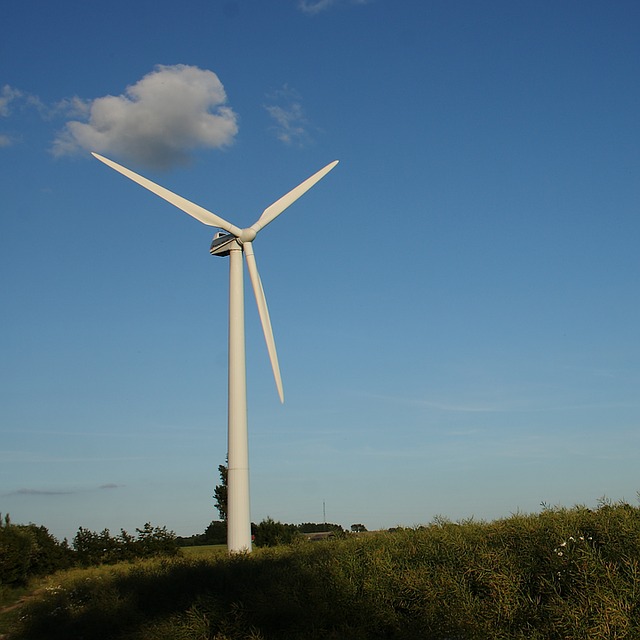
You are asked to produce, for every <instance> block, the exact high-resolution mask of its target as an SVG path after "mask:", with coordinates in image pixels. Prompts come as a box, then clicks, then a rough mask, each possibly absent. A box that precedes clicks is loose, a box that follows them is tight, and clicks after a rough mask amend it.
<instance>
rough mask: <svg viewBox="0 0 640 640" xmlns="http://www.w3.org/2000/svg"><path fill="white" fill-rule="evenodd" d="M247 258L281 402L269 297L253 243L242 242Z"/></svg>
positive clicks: (280, 386)
mask: <svg viewBox="0 0 640 640" xmlns="http://www.w3.org/2000/svg"><path fill="white" fill-rule="evenodd" d="M242 248H243V250H244V255H245V258H246V259H247V268H248V269H249V277H250V278H251V284H252V286H253V292H254V294H255V296H256V303H257V304H258V313H259V314H260V322H261V323H262V332H263V333H264V339H265V341H266V343H267V351H268V352H269V360H271V368H272V369H273V377H274V379H275V381H276V387H277V389H278V395H279V396H280V402H284V391H283V389H282V378H281V377H280V366H279V365H278V354H277V353H276V342H275V339H274V337H273V329H272V328H271V320H270V318H269V309H268V308H267V299H266V297H265V295H264V289H263V288H262V281H261V280H260V274H259V273H258V266H257V265H256V257H255V255H254V253H253V245H252V244H251V242H244V243H243V244H242Z"/></svg>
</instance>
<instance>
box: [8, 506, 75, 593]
mask: <svg viewBox="0 0 640 640" xmlns="http://www.w3.org/2000/svg"><path fill="white" fill-rule="evenodd" d="M72 562H73V554H72V552H71V550H70V549H69V546H68V545H67V542H66V540H65V541H64V542H63V543H60V542H58V541H57V540H56V539H55V538H54V537H53V536H52V535H51V534H50V533H49V532H48V531H47V529H46V528H45V527H42V526H37V525H35V524H28V525H14V524H11V521H10V520H9V517H8V516H7V517H6V518H5V520H4V523H2V522H0V585H23V584H25V583H26V582H27V580H28V579H29V578H30V577H31V576H41V575H46V574H48V573H53V572H54V571H58V570H59V569H66V568H68V567H70V566H71V564H72Z"/></svg>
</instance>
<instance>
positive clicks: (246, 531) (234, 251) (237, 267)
mask: <svg viewBox="0 0 640 640" xmlns="http://www.w3.org/2000/svg"><path fill="white" fill-rule="evenodd" d="M92 155H93V156H94V157H96V158H97V159H98V160H100V161H101V162H104V163H105V164H106V165H107V166H109V167H111V168H112V169H115V170H116V171H118V172H119V173H121V174H122V175H124V176H126V177H127V178H130V179H131V180H133V181H134V182H137V183H138V184H139V185H141V186H143V187H145V188H146V189H148V190H149V191H151V192H152V193H155V194H156V195H157V196H160V197H161V198H163V199H164V200H166V201H167V202H170V203H171V204H173V205H174V206H176V207H178V209H181V210H182V211H184V212H185V213H188V214H189V215H190V216H192V217H194V218H195V219H196V220H199V221H200V222H202V223H203V224H206V225H208V226H211V227H218V228H220V229H223V230H224V231H226V233H222V232H219V233H216V234H215V236H214V239H213V242H212V243H211V249H210V252H211V254H212V255H217V256H223V257H224V256H229V390H228V393H229V408H228V465H229V466H228V476H227V493H228V495H227V501H228V503H227V546H228V549H229V553H241V552H248V551H251V514H250V509H249V447H248V429H247V383H246V357H245V336H244V334H245V326H244V283H243V274H244V270H243V265H242V254H243V253H244V256H245V259H246V261H247V269H248V271H249V277H250V279H251V285H252V287H253V292H254V294H255V297H256V303H257V305H258V313H259V315H260V322H261V324H262V331H263V333H264V337H265V340H266V343H267V350H268V352H269V359H270V360H271V368H272V369H273V376H274V378H275V382H276V387H277V389H278V395H279V396H280V402H284V392H283V388H282V378H281V376H280V367H279V365H278V355H277V353H276V344H275V340H274V337H273V330H272V328H271V320H270V319H269V310H268V309H267V300H266V298H265V295H264V290H263V288H262V281H261V280H260V275H259V274H258V267H257V265H256V259H255V254H254V252H253V240H254V239H255V237H256V235H257V234H258V233H259V232H260V230H262V229H264V227H266V226H267V225H268V224H269V223H270V222H273V221H274V220H275V219H276V218H277V217H278V216H279V215H280V214H281V213H282V212H283V211H284V210H285V209H286V208H287V207H289V206H290V205H291V204H293V203H294V202H295V201H296V200H297V199H298V198H299V197H300V196H302V195H303V194H304V193H306V192H307V191H308V190H309V189H310V188H311V187H313V185H314V184H316V182H318V181H319V180H321V179H322V178H324V176H326V175H327V173H329V171H331V169H333V168H334V167H335V166H336V165H337V164H338V160H335V161H334V162H331V163H330V164H328V165H327V166H326V167H324V168H323V169H320V171H318V172H317V173H314V174H313V175H312V176H311V177H310V178H307V179H306V180H305V181H304V182H302V183H301V184H299V185H298V186H297V187H296V188H295V189H292V190H291V191H289V193H287V194H285V195H284V196H282V197H281V198H280V199H279V200H276V201H275V202H274V203H273V204H272V205H270V206H268V207H267V208H266V209H265V210H264V211H263V212H262V215H261V216H260V217H259V218H258V220H256V222H254V223H253V224H252V225H251V226H250V227H246V228H244V229H241V228H240V227H236V226H235V225H234V224H231V223H230V222H227V221H226V220H224V219H223V218H221V217H220V216H217V215H216V214H214V213H211V212H210V211H207V210H206V209H203V208H202V207H200V206H199V205H197V204H194V203H193V202H189V200H186V199H185V198H183V197H181V196H179V195H176V194H175V193H172V192H171V191H169V190H168V189H165V188H164V187H161V186H160V185H157V184H155V183H154V182H151V180H148V179H147V178H144V177H142V176H141V175H138V174H137V173H134V172H133V171H131V170H130V169H127V168H125V167H123V166H121V165H119V164H118V163H116V162H113V160H109V159H107V158H105V157H103V156H101V155H98V154H97V153H93V154H92Z"/></svg>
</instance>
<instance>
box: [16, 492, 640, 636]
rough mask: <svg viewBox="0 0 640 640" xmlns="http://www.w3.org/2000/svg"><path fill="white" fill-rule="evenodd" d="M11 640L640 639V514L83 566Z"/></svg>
mask: <svg viewBox="0 0 640 640" xmlns="http://www.w3.org/2000/svg"><path fill="white" fill-rule="evenodd" d="M7 637H8V638H10V639H11V640H35V639H38V640H39V639H45V638H46V639H47V640H58V639H60V640H62V639H65V640H68V639H70V638H73V639H74V640H75V639H78V640H80V639H81V638H87V639H88V638H100V639H101V640H181V639H187V638H189V639H213V640H231V639H243V640H244V639H247V638H251V639H253V640H258V639H260V638H263V639H265V640H266V639H271V638H273V639H300V640H302V639H304V640H314V639H318V640H319V639H322V640H326V639H328V638H329V639H330V638H334V639H338V638H340V639H341V638H350V639H358V638H363V639H364V638H380V639H382V638H385V639H405V638H406V639H415V638H428V639H433V640H439V639H441V640H445V639H446V640H452V639H454V638H455V639H457V640H463V639H465V640H467V639H469V640H471V639H487V640H489V639H491V640H496V639H497V640H500V639H503V640H507V639H525V638H527V639H530V640H536V639H539V640H542V639H544V640H553V639H558V640H560V639H563V640H564V639H567V638H571V639H576V640H579V639H584V640H587V639H588V640H594V639H598V638H601V639H605V638H606V639H611V638H639V637H640V510H639V509H638V508H636V507H632V506H630V505H627V504H601V505H600V506H599V507H598V508H597V509H595V510H590V509H587V508H584V507H575V508H573V509H550V510H545V511H543V512H542V513H540V514H534V515H520V514H518V515H514V516H511V517H510V518H506V519H502V520H497V521H495V522H490V523H485V522H475V521H468V522H463V523H451V522H447V521H444V520H442V521H437V522H434V523H432V524H430V525H429V526H426V527H421V528H417V529H402V530H398V531H395V532H394V533H384V534H383V533H381V534H378V535H370V536H351V537H347V538H346V539H340V540H330V541H322V542H299V543H297V544H295V545H291V546H284V547H278V548H273V549H260V550H257V551H256V552H255V553H253V554H251V555H246V556H236V557H231V558H229V557H227V556H226V555H224V554H222V553H213V554H210V555H209V556H202V555H200V556H198V555H195V556H191V557H187V556H182V557H179V558H176V559H171V560H149V561H142V562H137V563H132V564H120V565H117V566H111V567H100V568H97V569H88V570H74V571H71V572H67V573H62V574H57V575H56V576H54V577H52V578H50V579H48V580H47V581H45V582H42V583H40V585H39V591H38V593H37V595H36V596H35V597H34V598H33V599H32V600H30V601H29V602H27V603H26V604H24V605H23V607H22V608H21V610H20V620H18V621H17V622H16V624H15V625H14V628H13V630H12V631H11V633H10V634H9V635H8V636H7Z"/></svg>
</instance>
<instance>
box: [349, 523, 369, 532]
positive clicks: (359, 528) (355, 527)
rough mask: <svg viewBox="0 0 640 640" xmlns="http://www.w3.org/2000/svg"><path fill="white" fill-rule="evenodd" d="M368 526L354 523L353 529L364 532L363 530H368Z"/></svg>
mask: <svg viewBox="0 0 640 640" xmlns="http://www.w3.org/2000/svg"><path fill="white" fill-rule="evenodd" d="M366 530H367V527H365V526H364V525H363V524H352V525H351V531H354V532H356V533H362V532H363V531H366Z"/></svg>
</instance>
